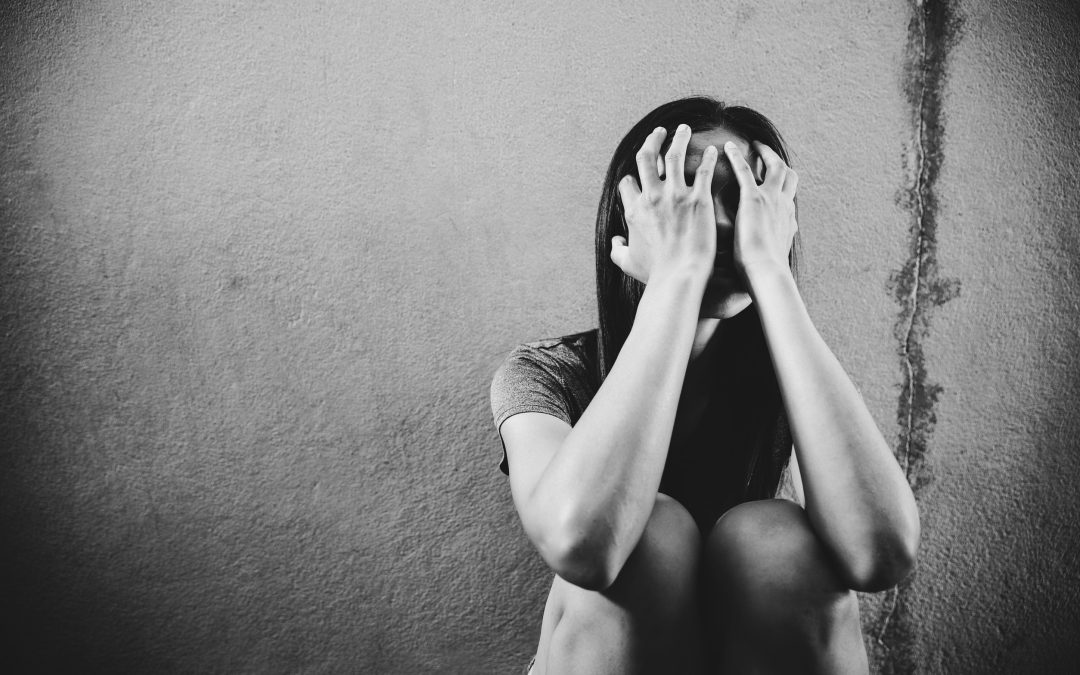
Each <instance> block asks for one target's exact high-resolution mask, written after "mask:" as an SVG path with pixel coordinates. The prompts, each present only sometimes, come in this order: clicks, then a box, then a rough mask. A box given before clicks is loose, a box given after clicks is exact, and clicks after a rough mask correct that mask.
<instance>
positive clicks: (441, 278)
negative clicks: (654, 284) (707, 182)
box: [0, 0, 1080, 673]
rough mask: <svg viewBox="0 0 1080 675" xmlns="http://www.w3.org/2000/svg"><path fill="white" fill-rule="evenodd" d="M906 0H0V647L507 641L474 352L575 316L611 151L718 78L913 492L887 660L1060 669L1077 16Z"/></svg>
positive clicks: (310, 667) (506, 668)
mask: <svg viewBox="0 0 1080 675" xmlns="http://www.w3.org/2000/svg"><path fill="white" fill-rule="evenodd" d="M926 3H927V4H926V6H925V7H923V6H921V5H919V6H917V5H915V4H912V3H906V2H901V1H895V2H889V3H869V2H855V1H854V0H848V1H846V2H838V3H830V4H828V5H823V4H822V3H791V2H783V1H779V0H778V1H774V2H769V1H765V2H750V1H747V2H710V3H684V4H683V5H681V6H680V7H679V8H677V9H674V8H668V9H660V8H658V7H656V6H655V5H656V4H657V3H649V2H637V3H610V4H608V5H607V6H604V7H601V6H600V5H601V3H569V2H567V3H562V4H560V5H557V4H556V3H550V4H548V3H499V4H496V3H490V5H489V6H481V4H480V3H465V2H451V3H428V2H412V3H402V2H398V3H354V2H348V1H346V0H323V1H322V2H319V3H295V2H269V3H268V2H257V1H256V0H239V1H237V2H233V3H219V2H190V3H165V2H139V3H133V2H129V3H122V2H112V3H106V2H80V3H63V2H33V3H30V2H25V3H21V4H20V3H6V5H5V8H4V9H3V10H0V12H2V14H0V18H2V30H3V35H2V40H0V59H2V68H0V83H2V92H3V98H2V101H0V114H2V117H0V133H2V137H0V138H2V144H3V145H2V148H3V154H2V158H0V186H2V187H0V190H2V192H0V198H2V199H0V227H2V230H0V387H2V389H0V391H2V394H0V527H2V530H0V536H2V541H3V546H2V551H0V564H2V566H3V569H2V579H3V582H2V583H3V586H2V593H3V595H2V599H0V607H2V610H0V611H2V613H3V614H2V615H3V621H4V626H3V633H4V635H5V638H6V639H7V640H9V641H10V643H9V644H8V645H6V646H5V647H4V648H3V649H2V650H0V660H3V661H6V662H8V663H11V664H14V665H16V666H20V667H21V668H23V669H25V670H39V671H43V670H53V669H56V668H66V669H68V670H79V671H85V670H110V671H114V672H117V671H118V672H122V671H139V672H179V671H183V672H198V671H204V672H205V671H218V672H295V671H304V672H311V671H314V672H349V671H363V672H395V673H418V672H492V673H494V672H513V671H514V669H515V668H518V667H520V664H522V663H523V662H524V661H525V660H526V659H527V658H528V656H529V654H530V653H531V650H532V649H533V647H534V645H535V641H536V638H537V635H538V631H539V620H540V615H541V611H542V604H543V599H544V594H545V592H546V589H547V585H548V583H549V577H548V573H547V572H546V570H545V569H544V567H543V566H542V564H541V563H540V562H539V561H538V559H537V557H536V555H535V554H534V553H533V552H532V551H531V550H530V548H529V546H528V544H527V542H526V541H525V539H524V536H523V534H522V533H521V530H520V527H519V525H518V524H517V521H516V517H515V515H514V513H513V509H512V505H511V503H510V498H509V490H508V485H507V483H506V481H505V479H504V477H503V476H502V475H501V474H500V473H498V471H497V469H496V464H497V461H498V459H499V444H498V441H497V437H496V435H495V433H494V430H493V428H492V426H491V421H490V417H489V411H488V409H487V386H488V383H489V381H490V376H491V374H492V372H493V371H494V369H495V368H496V366H497V365H498V364H499V362H500V361H501V359H502V358H503V356H504V355H505V353H506V352H507V351H508V350H509V349H510V348H511V347H512V346H513V345H514V344H516V343H518V342H523V341H526V340H529V339H534V338H539V337H544V336H551V335H559V334H564V333H569V332H573V331H577V330H581V329H584V328H588V327H590V326H592V325H593V321H594V309H593V291H592V280H591V267H592V261H591V239H592V234H591V227H592V218H593V216H594V211H595V202H596V199H597V196H598V193H599V184H600V181H601V177H602V172H603V169H604V167H605V165H606V162H607V160H608V158H609V155H610V153H611V151H612V150H613V149H614V146H615V144H616V143H617V141H618V140H619V138H620V137H621V135H622V134H623V133H624V131H625V130H626V129H627V128H629V126H630V125H631V124H632V123H633V122H634V121H636V119H637V118H639V117H640V116H641V115H642V114H643V113H645V112H646V111H647V110H649V109H650V108H652V107H653V106H654V105H656V104H658V103H661V102H663V101H665V100H668V99H670V98H674V97H676V96H681V95H685V94H688V93H696V92H703V93H710V94H714V95H717V96H720V97H721V98H724V99H726V100H728V101H732V102H742V103H747V104H750V105H753V106H756V107H758V108H760V109H761V110H763V111H764V112H766V114H768V115H770V116H771V117H772V118H773V119H774V120H775V121H776V122H777V123H778V124H779V126H780V127H781V129H783V130H784V131H785V134H786V135H787V137H788V140H789V142H790V143H791V145H792V146H793V148H794V150H795V159H794V164H795V166H796V167H797V168H798V170H799V173H800V177H801V181H800V183H801V187H800V193H801V200H802V201H801V207H802V208H801V215H802V222H801V225H802V231H803V237H804V256H803V260H804V261H805V262H806V264H805V265H804V267H803V272H804V274H803V287H804V291H805V296H806V298H807V302H808V305H809V306H810V309H811V312H812V314H813V316H814V317H815V319H816V321H817V322H818V325H819V327H820V329H821V331H822V333H823V334H824V336H825V338H826V340H827V341H828V342H829V343H830V344H831V345H832V346H833V347H834V349H835V351H836V353H837V354H838V356H839V357H840V359H841V361H842V362H843V363H844V364H845V365H846V366H847V367H848V369H849V372H850V373H851V375H852V377H853V379H854V380H855V382H856V383H857V384H858V386H859V387H860V388H861V390H862V391H863V393H864V395H865V397H866V399H867V401H868V403H869V405H870V407H871V410H872V412H873V413H874V415H875V417H876V418H877V420H878V422H879V424H880V425H881V426H882V428H883V430H884V431H885V433H886V435H887V436H888V437H889V438H892V439H894V440H895V447H896V449H897V454H898V456H899V457H900V459H901V461H902V462H903V463H904V465H905V466H906V467H907V468H908V471H909V475H910V477H911V480H912V482H913V484H914V485H915V486H916V491H917V496H918V498H919V502H920V505H921V509H922V514H923V523H924V545H923V551H922V557H921V559H920V562H919V566H918V569H917V571H916V573H915V574H914V575H913V576H912V577H911V578H910V579H909V580H908V582H906V583H905V584H903V585H902V586H901V587H900V589H899V590H898V591H897V592H892V593H887V594H881V595H878V596H873V597H869V596H868V597H865V598H863V600H864V602H863V610H864V623H865V627H866V635H867V644H868V647H869V649H870V652H871V657H872V661H873V663H874V664H875V670H879V671H882V672H915V671H917V672H958V673H960V672H1010V673H1016V672H1032V673H1037V672H1049V671H1053V670H1055V669H1060V670H1064V669H1065V668H1066V667H1067V664H1069V663H1075V662H1076V661H1077V659H1080V648H1078V647H1077V640H1076V637H1075V636H1076V635H1077V634H1078V628H1080V609H1078V608H1080V597H1078V589H1080V572H1078V569H1080V565H1078V564H1077V562H1078V558H1080V546H1078V543H1077V542H1078V540H1080V535H1078V533H1077V531H1076V523H1077V522H1078V521H1080V502H1078V500H1077V499H1076V497H1075V489H1074V486H1075V485H1076V483H1077V481H1078V480H1080V448H1078V444H1077V441H1076V439H1077V438H1078V437H1080V422H1078V419H1077V415H1076V413H1075V410H1076V409H1077V406H1078V403H1080V361H1078V356H1077V351H1078V350H1077V347H1078V346H1080V336H1078V335H1077V331H1078V316H1080V307H1078V302H1077V300H1076V298H1077V295H1078V292H1080V230H1078V228H1080V223H1078V217H1077V216H1078V214H1080V197H1078V193H1077V189H1076V186H1077V184H1078V182H1080V180H1078V179H1080V175H1078V174H1080V160H1078V156H1080V152H1078V150H1080V141H1078V136H1080V132H1078V128H1080V125H1078V122H1080V117H1078V112H1077V109H1078V106H1077V96H1078V92H1080V65H1078V64H1080V58H1078V56H1080V55H1078V47H1077V45H1078V41H1077V39H1076V37H1075V36H1076V34H1077V30H1078V29H1080V16H1078V10H1077V7H1076V5H1075V3H1071V2H1069V1H1068V0H1060V1H1059V2H1043V3H1023V6H1022V7H1021V6H1019V3H1008V2H1005V1H1004V0H995V1H993V2H979V3H976V2H974V1H971V2H955V1H954V2H948V3H946V2H942V1H941V0H936V1H934V2H932V1H931V0H926ZM515 4H516V5H517V6H513V5H515ZM173 5H179V6H173ZM391 5H392V7H393V8H391ZM580 5H586V7H582V6H580Z"/></svg>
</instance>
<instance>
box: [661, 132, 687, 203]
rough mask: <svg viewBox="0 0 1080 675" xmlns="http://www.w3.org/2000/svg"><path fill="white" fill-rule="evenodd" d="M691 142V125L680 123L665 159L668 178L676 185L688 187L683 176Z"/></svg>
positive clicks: (668, 181)
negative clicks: (687, 150)
mask: <svg viewBox="0 0 1080 675" xmlns="http://www.w3.org/2000/svg"><path fill="white" fill-rule="evenodd" d="M689 142H690V127H688V126H686V125H685V124H680V125H679V126H678V127H677V128H676V129H675V135H674V136H672V137H671V147H669V148H668V151H667V156H666V157H665V159H664V162H665V164H666V167H665V168H666V170H667V180H666V181H665V182H667V183H671V184H672V185H674V186H675V187H683V188H684V187H686V179H685V178H684V177H683V169H684V168H685V167H686V146H687V144H688V143H689Z"/></svg>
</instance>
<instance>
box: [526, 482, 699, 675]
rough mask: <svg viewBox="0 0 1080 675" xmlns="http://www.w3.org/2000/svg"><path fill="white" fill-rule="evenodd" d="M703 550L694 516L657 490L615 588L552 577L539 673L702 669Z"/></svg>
mask: <svg viewBox="0 0 1080 675" xmlns="http://www.w3.org/2000/svg"><path fill="white" fill-rule="evenodd" d="M700 555H701V535H700V533H699V531H698V529H697V525H695V523H694V520H693V518H691V517H690V514H689V513H687V511H686V509H685V508H683V507H682V505H681V504H679V503H678V502H677V501H675V500H674V499H672V498H670V497H668V496H667V495H663V494H660V495H657V499H656V505H655V506H654V507H653V512H652V515H651V516H650V517H649V522H648V524H647V525H646V526H645V532H644V534H643V535H642V537H641V541H640V542H639V543H638V545H637V548H635V549H634V552H633V553H631V554H630V557H629V558H628V559H627V561H626V564H625V565H624V566H623V569H622V572H620V573H619V576H618V578H617V579H616V580H615V583H613V584H612V585H611V587H609V588H608V589H607V590H604V591H587V590H585V589H583V588H580V587H578V586H574V585H573V584H570V583H568V582H566V581H563V580H562V579H561V578H559V577H555V582H554V583H553V584H552V587H551V594H550V595H549V596H548V601H547V606H546V607H545V609H544V622H543V626H542V628H541V631H540V646H539V648H538V649H537V658H536V665H535V667H534V668H533V673H534V675H543V674H544V673H558V674H559V675H563V674H564V673H589V674H590V675H592V674H599V673H652V672H666V673H696V672H700V668H701V647H700V641H699V626H698V623H699V612H698V606H699V605H698V599H697V589H698V561H699V556H700Z"/></svg>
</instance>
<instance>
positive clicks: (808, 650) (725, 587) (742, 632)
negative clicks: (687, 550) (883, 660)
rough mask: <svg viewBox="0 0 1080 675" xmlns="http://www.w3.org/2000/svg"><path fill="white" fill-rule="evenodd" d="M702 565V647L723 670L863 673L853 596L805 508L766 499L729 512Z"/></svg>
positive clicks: (864, 666) (711, 538)
mask: <svg viewBox="0 0 1080 675" xmlns="http://www.w3.org/2000/svg"><path fill="white" fill-rule="evenodd" d="M702 564H703V579H704V582H705V594H704V597H705V608H704V609H705V615H706V616H707V617H708V621H707V628H706V630H707V632H708V633H709V635H708V636H707V637H706V639H705V642H706V643H707V644H710V645H713V646H714V647H715V648H714V649H712V650H711V651H712V653H711V655H710V660H712V661H714V662H715V663H717V664H722V665H725V666H726V668H725V670H729V671H731V672H751V671H753V672H766V673H767V672H796V671H797V672H806V673H812V672H831V673H836V672H843V673H847V672H861V673H865V672H866V671H867V663H866V651H865V648H864V646H863V642H862V632H861V628H860V625H859V609H858V602H857V599H856V597H855V593H854V592H853V591H851V590H850V589H848V588H847V587H846V586H845V585H844V583H843V582H842V581H841V580H840V577H839V575H838V574H836V572H835V570H834V565H833V563H832V561H831V559H830V556H829V553H828V551H827V549H826V548H825V547H824V545H823V544H822V543H821V541H820V540H819V539H818V537H817V535H816V534H815V533H814V531H813V528H812V527H811V526H810V522H809V519H808V518H807V516H806V512H805V511H804V510H803V509H802V507H800V506H798V505H797V504H794V503H792V502H787V501H783V500H777V499H769V500H762V501H756V502H747V503H745V504H740V505H739V506H737V507H735V508H733V509H731V510H730V511H728V512H727V513H725V514H724V516H722V517H721V518H720V520H718V521H717V523H716V525H715V526H714V527H713V529H712V531H711V532H710V533H709V536H708V537H707V538H706V541H705V551H704V558H703V563H702ZM710 638H711V639H710ZM793 669H794V670H793Z"/></svg>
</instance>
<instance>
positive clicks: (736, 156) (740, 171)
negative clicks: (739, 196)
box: [724, 141, 757, 194]
mask: <svg viewBox="0 0 1080 675" xmlns="http://www.w3.org/2000/svg"><path fill="white" fill-rule="evenodd" d="M724 154H725V155H727V158H728V161H729V162H731V169H732V171H734V172H735V180H737V181H739V189H740V190H741V191H742V193H743V194H749V193H750V191H752V190H753V189H754V188H756V187H757V181H755V180H754V172H753V171H751V170H750V165H749V164H747V163H746V158H745V157H743V156H742V153H741V152H739V146H737V145H735V143H733V142H732V141H728V142H727V143H724Z"/></svg>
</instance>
